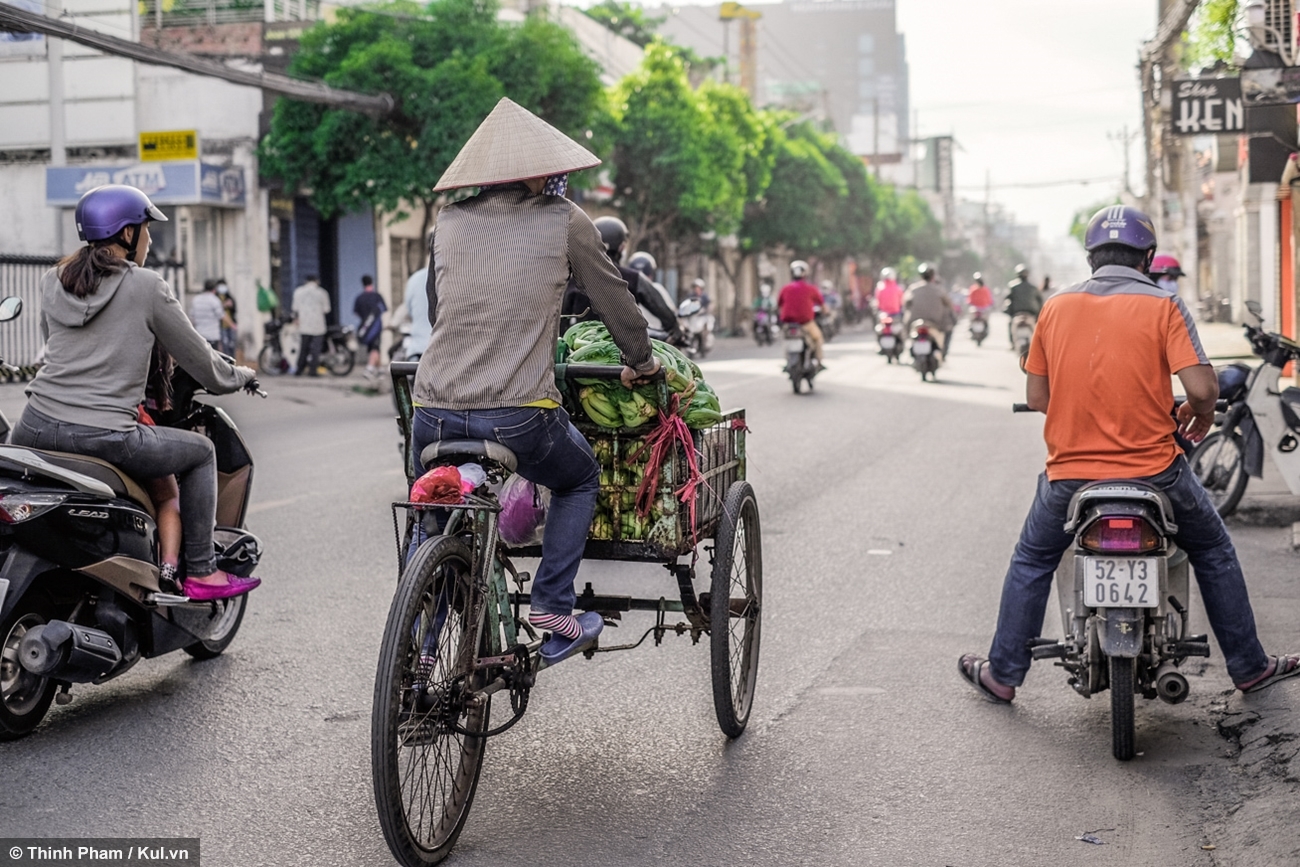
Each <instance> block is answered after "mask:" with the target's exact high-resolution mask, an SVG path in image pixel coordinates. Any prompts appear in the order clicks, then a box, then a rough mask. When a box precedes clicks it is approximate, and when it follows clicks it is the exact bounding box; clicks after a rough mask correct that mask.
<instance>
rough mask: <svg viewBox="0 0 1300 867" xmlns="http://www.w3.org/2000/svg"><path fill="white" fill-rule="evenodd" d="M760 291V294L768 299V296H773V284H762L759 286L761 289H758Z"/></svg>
mask: <svg viewBox="0 0 1300 867" xmlns="http://www.w3.org/2000/svg"><path fill="white" fill-rule="evenodd" d="M758 291H759V292H760V293H761V294H762V295H763V296H764V297H766V296H768V295H771V294H772V284H771V283H762V284H760V285H759V287H758Z"/></svg>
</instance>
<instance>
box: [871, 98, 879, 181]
mask: <svg viewBox="0 0 1300 867" xmlns="http://www.w3.org/2000/svg"><path fill="white" fill-rule="evenodd" d="M871 168H872V169H874V170H875V172H876V180H880V97H878V96H873V97H871Z"/></svg>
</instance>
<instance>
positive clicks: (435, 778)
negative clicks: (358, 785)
mask: <svg viewBox="0 0 1300 867" xmlns="http://www.w3.org/2000/svg"><path fill="white" fill-rule="evenodd" d="M483 603H484V594H483V591H482V590H481V589H479V588H478V587H477V586H476V585H475V582H474V573H473V567H472V554H471V552H470V550H469V548H468V547H466V545H465V544H464V542H462V541H461V540H460V539H457V538H454V537H451V536H439V537H435V538H432V539H429V540H428V541H426V542H424V543H422V544H421V545H420V547H419V548H418V549H417V550H416V552H415V556H414V557H412V559H411V562H410V563H409V564H408V565H407V567H406V569H405V571H404V572H403V573H402V577H401V579H400V582H399V584H398V587H397V593H396V594H395V595H394V596H393V603H392V607H391V608H390V609H389V612H388V622H387V624H386V625H385V627H384V640H383V644H382V646H381V647H380V651H379V666H378V672H377V674H376V676H375V696H374V706H373V709H372V711H371V717H370V758H371V772H372V775H373V783H374V794H375V806H376V808H377V810H378V813H379V825H380V828H382V830H383V832H384V839H385V840H386V841H387V842H388V848H389V849H390V850H391V851H392V853H393V856H394V857H395V858H396V859H397V860H398V861H399V862H400V863H401V864H403V865H405V867H429V865H432V864H437V863H438V862H439V861H441V860H443V859H444V858H446V857H447V855H448V854H449V853H450V852H451V849H452V847H453V846H454V845H455V844H456V838H457V837H459V836H460V832H461V829H462V828H463V827H464V826H465V820H466V819H467V818H468V817H469V810H470V806H471V805H472V804H473V802H474V793H475V791H476V790H477V788H478V780H479V773H480V771H481V770H482V768H483V756H484V753H485V749H486V746H487V739H486V738H484V737H481V736H479V735H478V733H481V732H485V731H487V728H488V720H489V716H490V714H491V702H490V700H488V701H484V702H482V703H481V704H478V705H471V704H470V703H469V702H468V701H467V700H466V699H467V696H468V695H469V693H471V692H472V691H474V690H475V689H477V688H478V687H479V686H481V684H482V679H483V674H482V672H481V671H476V670H475V661H476V658H477V657H478V656H479V651H480V650H483V649H484V648H482V647H480V644H481V643H485V635H484V632H483V629H482V607H483Z"/></svg>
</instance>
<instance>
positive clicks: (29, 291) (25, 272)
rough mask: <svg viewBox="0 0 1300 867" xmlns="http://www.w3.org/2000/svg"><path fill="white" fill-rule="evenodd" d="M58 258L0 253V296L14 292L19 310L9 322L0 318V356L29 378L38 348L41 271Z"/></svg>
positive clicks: (42, 272)
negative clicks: (18, 313)
mask: <svg viewBox="0 0 1300 867" xmlns="http://www.w3.org/2000/svg"><path fill="white" fill-rule="evenodd" d="M58 261H59V260H58V259H57V258H56V257H53V256H15V255H10V254H8V253H0V298H7V297H8V296H10V295H17V296H18V297H19V298H21V299H23V312H22V314H21V315H20V316H19V317H18V318H17V319H14V320H12V321H10V322H0V359H4V360H5V361H7V362H8V363H9V364H14V365H17V366H18V367H21V368H23V369H24V373H23V375H22V376H21V378H23V379H30V378H31V374H32V372H33V371H32V368H34V367H35V365H36V359H37V357H38V356H39V355H40V351H41V344H42V342H43V341H42V340H41V328H40V320H41V293H40V283H41V275H42V274H44V273H45V272H46V271H48V270H49V269H50V267H51V266H53V265H54V264H55V263H57V262H58Z"/></svg>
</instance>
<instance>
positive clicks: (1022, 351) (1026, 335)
mask: <svg viewBox="0 0 1300 867" xmlns="http://www.w3.org/2000/svg"><path fill="white" fill-rule="evenodd" d="M1035 324H1036V323H1035V320H1034V317H1033V316H1031V315H1030V314H1028V313H1017V314H1016V315H1015V316H1013V317H1011V346H1012V348H1013V349H1014V350H1015V352H1016V355H1028V354H1029V344H1030V342H1031V341H1032V340H1033V339H1034V325H1035Z"/></svg>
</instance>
